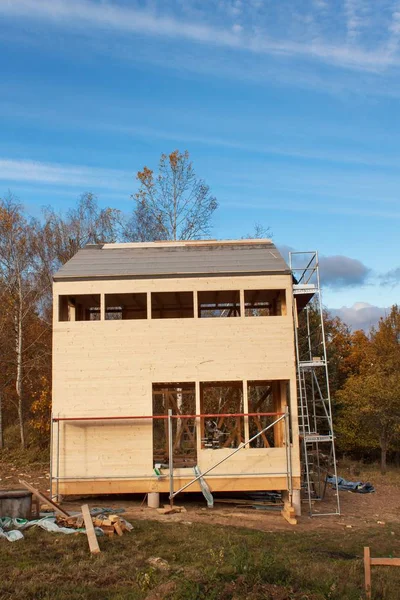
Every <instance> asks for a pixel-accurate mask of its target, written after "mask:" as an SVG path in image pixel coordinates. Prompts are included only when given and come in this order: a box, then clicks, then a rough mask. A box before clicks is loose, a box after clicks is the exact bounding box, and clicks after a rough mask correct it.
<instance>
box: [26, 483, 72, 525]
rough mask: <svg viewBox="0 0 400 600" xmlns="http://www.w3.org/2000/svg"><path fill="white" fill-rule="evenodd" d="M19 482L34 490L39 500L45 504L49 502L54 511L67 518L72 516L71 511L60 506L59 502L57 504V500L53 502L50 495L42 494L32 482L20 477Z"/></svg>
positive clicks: (31, 490)
mask: <svg viewBox="0 0 400 600" xmlns="http://www.w3.org/2000/svg"><path fill="white" fill-rule="evenodd" d="M19 482H20V484H21V485H23V486H24V487H26V489H27V490H29V491H30V492H32V494H34V495H35V496H36V498H39V500H40V501H41V502H43V504H48V505H49V506H51V507H52V508H53V509H54V512H56V513H58V514H59V515H62V516H63V517H65V518H67V519H68V518H69V517H70V515H69V513H67V512H66V511H65V510H63V509H62V508H60V507H59V506H58V504H56V503H55V502H53V500H51V499H50V498H49V497H48V496H46V494H42V493H41V492H39V491H38V490H37V489H36V488H34V487H33V486H32V485H31V484H30V483H27V482H26V481H24V480H23V479H20V480H19Z"/></svg>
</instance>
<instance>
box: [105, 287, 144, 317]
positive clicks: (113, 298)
mask: <svg viewBox="0 0 400 600" xmlns="http://www.w3.org/2000/svg"><path fill="white" fill-rule="evenodd" d="M104 308H105V319H106V321H116V320H121V319H122V320H128V319H147V294H146V293H130V294H106V295H105V307H104Z"/></svg>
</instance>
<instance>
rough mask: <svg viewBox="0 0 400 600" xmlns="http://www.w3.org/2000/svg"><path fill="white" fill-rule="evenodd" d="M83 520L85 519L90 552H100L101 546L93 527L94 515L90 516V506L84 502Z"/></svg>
mask: <svg viewBox="0 0 400 600" xmlns="http://www.w3.org/2000/svg"><path fill="white" fill-rule="evenodd" d="M82 515H83V520H84V521H85V528H86V535H87V539H88V543H89V548H90V552H91V553H92V554H99V552H100V547H99V542H98V541H97V537H96V532H95V530H94V527H93V521H92V517H91V516H90V511H89V506H88V505H87V504H84V505H83V506H82Z"/></svg>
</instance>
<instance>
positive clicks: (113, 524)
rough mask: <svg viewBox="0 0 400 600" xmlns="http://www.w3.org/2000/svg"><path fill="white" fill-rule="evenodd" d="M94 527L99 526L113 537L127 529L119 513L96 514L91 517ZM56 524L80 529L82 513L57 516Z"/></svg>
mask: <svg viewBox="0 0 400 600" xmlns="http://www.w3.org/2000/svg"><path fill="white" fill-rule="evenodd" d="M91 520H92V523H93V526H94V527H99V528H100V529H102V530H103V532H104V533H105V535H107V536H108V537H113V536H114V535H115V534H116V535H124V533H125V532H127V531H129V528H128V527H127V526H126V524H125V521H124V519H121V517H120V516H119V515H108V514H107V515H96V516H94V517H91ZM56 521H57V524H58V525H60V527H68V528H72V529H81V528H83V527H85V522H84V517H83V515H82V514H78V515H71V516H69V517H63V516H61V515H59V516H57V520H56Z"/></svg>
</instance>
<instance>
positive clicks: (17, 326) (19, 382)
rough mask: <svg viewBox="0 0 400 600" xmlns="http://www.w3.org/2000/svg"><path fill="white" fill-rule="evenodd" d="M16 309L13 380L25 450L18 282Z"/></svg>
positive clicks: (20, 293)
mask: <svg viewBox="0 0 400 600" xmlns="http://www.w3.org/2000/svg"><path fill="white" fill-rule="evenodd" d="M18 295H19V298H18V308H17V311H16V315H15V352H16V358H17V374H16V380H15V389H16V392H17V396H18V423H19V432H20V438H21V446H22V448H25V427H24V411H23V404H22V394H23V390H22V319H23V313H22V285H21V280H19V286H18Z"/></svg>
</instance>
